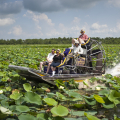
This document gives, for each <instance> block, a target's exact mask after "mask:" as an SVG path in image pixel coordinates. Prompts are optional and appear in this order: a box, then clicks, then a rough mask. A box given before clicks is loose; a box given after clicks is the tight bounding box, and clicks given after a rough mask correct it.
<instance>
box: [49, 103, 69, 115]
mask: <svg viewBox="0 0 120 120" xmlns="http://www.w3.org/2000/svg"><path fill="white" fill-rule="evenodd" d="M51 113H52V114H53V115H56V116H67V115H68V113H69V111H68V109H67V108H66V107H64V106H61V105H58V106H55V107H53V108H52V109H51Z"/></svg>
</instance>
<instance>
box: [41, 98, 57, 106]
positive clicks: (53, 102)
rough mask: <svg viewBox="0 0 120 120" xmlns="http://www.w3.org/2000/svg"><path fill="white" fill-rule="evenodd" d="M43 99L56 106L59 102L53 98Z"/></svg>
mask: <svg viewBox="0 0 120 120" xmlns="http://www.w3.org/2000/svg"><path fill="white" fill-rule="evenodd" d="M43 100H44V101H45V102H46V103H47V104H48V105H50V106H52V105H53V106H56V105H57V104H58V102H56V101H55V100H54V99H53V98H45V99H43Z"/></svg>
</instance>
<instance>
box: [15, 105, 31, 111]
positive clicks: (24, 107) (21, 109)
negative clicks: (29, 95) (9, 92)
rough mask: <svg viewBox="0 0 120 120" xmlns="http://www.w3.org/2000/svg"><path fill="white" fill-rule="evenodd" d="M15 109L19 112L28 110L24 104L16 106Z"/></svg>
mask: <svg viewBox="0 0 120 120" xmlns="http://www.w3.org/2000/svg"><path fill="white" fill-rule="evenodd" d="M16 110H17V111H19V112H28V111H30V109H29V107H27V106H25V105H20V106H16Z"/></svg>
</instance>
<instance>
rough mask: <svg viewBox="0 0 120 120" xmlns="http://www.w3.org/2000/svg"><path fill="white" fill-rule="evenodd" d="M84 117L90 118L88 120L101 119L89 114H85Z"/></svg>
mask: <svg viewBox="0 0 120 120" xmlns="http://www.w3.org/2000/svg"><path fill="white" fill-rule="evenodd" d="M84 115H85V116H86V117H87V118H88V120H100V119H98V118H97V117H95V116H92V115H89V114H87V113H84Z"/></svg>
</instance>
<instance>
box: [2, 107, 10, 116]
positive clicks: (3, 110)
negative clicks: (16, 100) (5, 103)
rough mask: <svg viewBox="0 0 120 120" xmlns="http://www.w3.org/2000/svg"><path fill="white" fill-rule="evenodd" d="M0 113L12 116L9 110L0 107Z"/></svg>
mask: <svg viewBox="0 0 120 120" xmlns="http://www.w3.org/2000/svg"><path fill="white" fill-rule="evenodd" d="M0 111H1V112H2V113H3V114H12V111H10V110H9V109H7V108H5V107H2V106H0Z"/></svg>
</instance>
